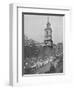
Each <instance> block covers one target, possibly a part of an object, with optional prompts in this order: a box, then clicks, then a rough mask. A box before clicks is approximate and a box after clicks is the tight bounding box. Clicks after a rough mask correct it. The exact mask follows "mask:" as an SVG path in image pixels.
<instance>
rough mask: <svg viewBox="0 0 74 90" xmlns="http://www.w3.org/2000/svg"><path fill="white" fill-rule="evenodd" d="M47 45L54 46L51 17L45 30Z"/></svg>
mask: <svg viewBox="0 0 74 90" xmlns="http://www.w3.org/2000/svg"><path fill="white" fill-rule="evenodd" d="M44 43H45V45H47V46H52V43H53V41H52V28H51V24H50V22H49V17H47V24H46V28H45V40H44Z"/></svg>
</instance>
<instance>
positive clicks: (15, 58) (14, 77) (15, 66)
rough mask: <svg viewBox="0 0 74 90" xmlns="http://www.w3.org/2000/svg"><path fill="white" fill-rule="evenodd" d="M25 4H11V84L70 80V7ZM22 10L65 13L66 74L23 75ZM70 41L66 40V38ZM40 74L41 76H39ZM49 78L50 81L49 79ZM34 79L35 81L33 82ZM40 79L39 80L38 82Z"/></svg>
mask: <svg viewBox="0 0 74 90" xmlns="http://www.w3.org/2000/svg"><path fill="white" fill-rule="evenodd" d="M24 6H25V5H19V4H11V5H10V78H9V79H10V84H11V85H26V84H31V85H32V84H33V85H35V84H41V83H43V84H45V83H47V82H48V83H56V82H64V81H67V82H69V81H70V80H71V78H70V75H71V73H69V70H70V69H71V68H70V66H71V65H70V63H71V62H70V60H69V59H70V58H69V53H68V52H69V50H67V49H68V47H69V45H67V44H68V43H70V38H69V37H70V35H69V34H70V9H68V8H66V9H65V8H60V9H59V8H55V7H49V8H42V7H41V8H39V7H24ZM22 12H35V13H36V12H37V13H52V14H65V20H64V21H65V26H64V33H63V34H64V38H63V40H64V42H65V43H64V46H65V47H64V54H65V57H64V59H65V69H66V70H65V74H64V75H61V76H60V75H59V74H56V75H51V76H50V75H48V76H47V77H46V75H45V76H43V77H41V75H35V76H34V77H26V76H25V77H22V45H21V42H22V30H21V29H22V24H21V23H22ZM67 39H68V40H69V41H66V40H67ZM31 76H33V75H31ZM37 76H40V77H37ZM48 80H49V81H48ZM32 81H33V82H32ZM38 81H39V82H38Z"/></svg>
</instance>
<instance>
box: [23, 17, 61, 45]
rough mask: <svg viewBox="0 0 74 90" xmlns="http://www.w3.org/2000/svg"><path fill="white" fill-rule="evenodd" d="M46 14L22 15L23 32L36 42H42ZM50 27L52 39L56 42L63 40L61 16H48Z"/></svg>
mask: <svg viewBox="0 0 74 90" xmlns="http://www.w3.org/2000/svg"><path fill="white" fill-rule="evenodd" d="M47 18H48V16H45V15H24V34H25V35H26V36H27V37H28V38H29V39H33V40H35V41H38V42H44V35H45V28H46V24H47ZM49 22H50V24H51V28H52V40H53V43H55V44H57V43H59V42H63V16H55V15H54V16H51V15H50V16H49Z"/></svg>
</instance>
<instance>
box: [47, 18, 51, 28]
mask: <svg viewBox="0 0 74 90" xmlns="http://www.w3.org/2000/svg"><path fill="white" fill-rule="evenodd" d="M50 26H51V24H50V22H49V17H47V28H49V27H50Z"/></svg>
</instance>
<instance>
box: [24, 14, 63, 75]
mask: <svg viewBox="0 0 74 90" xmlns="http://www.w3.org/2000/svg"><path fill="white" fill-rule="evenodd" d="M22 16H23V17H22V31H23V33H22V54H23V55H22V75H28V74H54V73H63V63H64V61H63V27H64V26H63V22H64V15H61V14H42V13H41V14H40V13H22Z"/></svg>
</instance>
